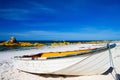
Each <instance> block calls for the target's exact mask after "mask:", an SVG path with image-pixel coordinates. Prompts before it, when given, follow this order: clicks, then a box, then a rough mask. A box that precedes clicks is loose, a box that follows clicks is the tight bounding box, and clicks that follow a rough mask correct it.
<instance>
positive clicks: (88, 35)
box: [0, 30, 120, 40]
mask: <svg viewBox="0 0 120 80" xmlns="http://www.w3.org/2000/svg"><path fill="white" fill-rule="evenodd" d="M0 35H2V36H17V37H19V38H21V39H22V37H24V39H27V40H104V39H119V35H120V32H115V31H111V30H97V31H95V32H94V31H92V32H87V31H81V32H57V31H28V32H21V33H12V32H11V33H2V34H0Z"/></svg>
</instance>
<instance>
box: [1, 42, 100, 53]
mask: <svg viewBox="0 0 120 80" xmlns="http://www.w3.org/2000/svg"><path fill="white" fill-rule="evenodd" d="M90 41H93V40H76V41H73V40H69V41H67V42H71V43H73V42H90ZM97 41H98V40H97ZM99 41H100V40H99ZM0 42H3V41H0ZM18 42H30V43H35V42H39V43H43V44H46V45H50V44H51V43H53V42H63V41H18ZM34 48H37V47H6V46H0V52H1V51H8V50H16V51H17V50H29V49H34Z"/></svg>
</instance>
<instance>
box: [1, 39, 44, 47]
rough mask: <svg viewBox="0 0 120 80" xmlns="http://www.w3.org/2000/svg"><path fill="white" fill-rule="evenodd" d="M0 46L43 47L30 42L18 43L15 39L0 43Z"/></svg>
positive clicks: (40, 44)
mask: <svg viewBox="0 0 120 80" xmlns="http://www.w3.org/2000/svg"><path fill="white" fill-rule="evenodd" d="M0 46H8V47H14V46H20V47H30V46H45V44H42V43H30V42H18V41H17V40H16V38H15V37H11V38H10V39H9V40H8V41H5V42H2V43H0Z"/></svg>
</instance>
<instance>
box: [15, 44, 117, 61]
mask: <svg viewBox="0 0 120 80" xmlns="http://www.w3.org/2000/svg"><path fill="white" fill-rule="evenodd" d="M114 47H116V44H115V43H114V44H111V45H107V46H106V47H102V49H100V48H96V49H95V50H92V51H90V52H81V53H78V54H70V55H64V56H53V57H40V58H32V57H26V58H24V57H23V56H15V57H14V59H15V60H26V61H28V60H35V61H37V60H48V59H60V58H68V57H75V56H81V55H87V54H97V53H100V52H104V51H107V50H108V49H112V48H114ZM103 48H104V49H103Z"/></svg>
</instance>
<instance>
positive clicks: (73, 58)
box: [14, 43, 116, 75]
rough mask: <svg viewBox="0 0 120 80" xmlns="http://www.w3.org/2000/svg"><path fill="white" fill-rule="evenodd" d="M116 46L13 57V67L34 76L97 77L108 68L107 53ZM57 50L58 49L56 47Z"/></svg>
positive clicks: (112, 44)
mask: <svg viewBox="0 0 120 80" xmlns="http://www.w3.org/2000/svg"><path fill="white" fill-rule="evenodd" d="M115 46H116V44H114V43H111V44H109V45H104V46H100V47H94V48H90V47H89V48H84V49H81V48H79V49H77V50H72V51H71V49H72V48H71V49H70V50H67V51H51V52H43V53H36V54H34V55H22V56H15V57H14V64H15V67H16V68H17V69H19V70H21V71H25V72H29V73H35V74H57V75H98V74H104V73H105V72H106V71H107V70H108V69H109V68H110V63H109V62H110V60H109V52H110V51H111V52H112V51H113V49H114V48H115ZM58 49H59V47H58Z"/></svg>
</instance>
